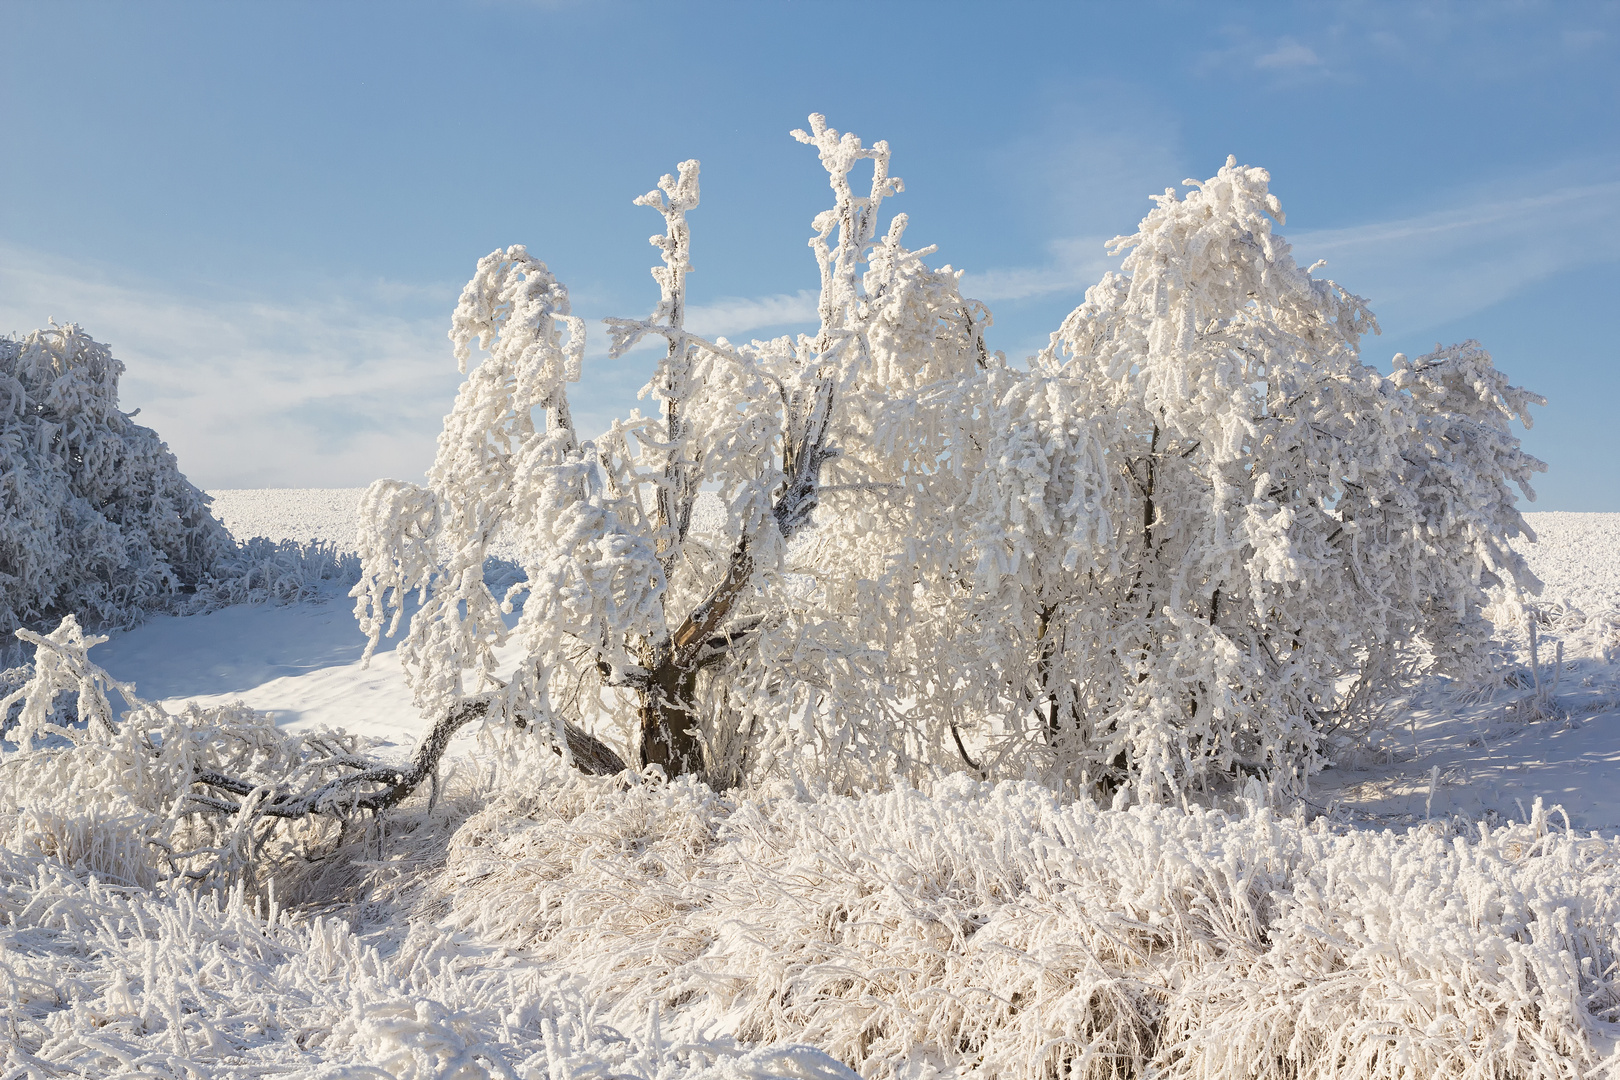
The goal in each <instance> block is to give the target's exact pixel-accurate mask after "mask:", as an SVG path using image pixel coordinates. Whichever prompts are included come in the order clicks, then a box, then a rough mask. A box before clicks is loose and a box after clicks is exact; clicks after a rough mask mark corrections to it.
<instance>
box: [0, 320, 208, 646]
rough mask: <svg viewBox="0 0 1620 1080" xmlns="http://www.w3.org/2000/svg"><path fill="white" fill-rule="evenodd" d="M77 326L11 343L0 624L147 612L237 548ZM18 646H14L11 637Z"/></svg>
mask: <svg viewBox="0 0 1620 1080" xmlns="http://www.w3.org/2000/svg"><path fill="white" fill-rule="evenodd" d="M123 371H124V365H123V363H122V362H121V361H119V360H117V359H116V358H114V357H113V355H112V353H111V352H110V351H109V350H108V348H107V346H105V345H103V344H101V343H99V342H97V341H95V340H94V339H92V338H91V337H90V336H89V335H88V334H86V333H84V332H83V331H82V330H80V329H79V327H78V326H76V325H72V324H70V325H67V326H57V325H55V324H54V323H53V324H52V325H51V326H50V327H49V328H47V329H44V330H35V331H33V332H32V333H30V334H28V335H27V336H26V337H24V338H22V339H21V340H0V504H3V506H4V511H5V512H4V514H3V515H0V633H3V634H4V636H5V637H6V638H8V639H9V638H10V637H11V631H12V630H14V629H15V628H17V627H18V626H23V625H33V624H36V623H38V622H39V621H40V620H41V619H43V618H48V617H49V618H55V617H60V616H61V615H62V614H63V613H66V612H73V613H75V614H78V615H80V616H81V617H84V618H90V619H94V620H96V621H97V622H100V623H105V624H120V623H127V622H130V621H136V620H138V619H139V618H140V617H141V616H142V615H143V614H144V613H145V612H146V611H147V610H148V609H150V608H152V607H154V606H157V605H158V604H159V603H161V602H163V601H164V600H165V599H167V598H169V597H172V596H174V595H177V594H179V593H180V592H181V591H182V590H191V589H195V588H196V587H197V586H198V585H200V584H202V583H203V582H204V580H205V579H206V578H207V577H208V576H209V574H210V573H211V572H212V571H213V570H214V569H215V567H216V565H217V564H218V563H219V561H220V560H221V559H222V558H223V557H224V556H225V555H226V554H227V553H229V552H230V551H231V549H232V547H233V546H234V545H233V544H232V542H231V538H230V535H229V534H228V533H227V532H226V531H225V527H224V526H223V525H221V524H220V523H219V522H218V521H217V520H215V519H214V517H213V516H212V515H211V514H210V513H209V511H208V498H207V496H205V495H204V494H203V493H202V492H201V491H199V490H197V488H195V487H193V486H192V485H191V484H190V483H189V482H187V480H186V478H185V477H184V476H182V475H181V474H180V470H179V467H178V466H177V464H176V462H175V459H174V455H173V454H171V453H170V452H169V448H168V447H167V446H165V445H164V444H163V442H162V440H160V439H159V438H158V435H157V433H156V432H155V431H153V430H152V429H151V428H147V427H142V426H141V425H139V424H136V423H134V422H133V421H132V420H131V416H133V414H126V413H124V412H121V411H119V408H118V379H119V376H120V375H122V374H123ZM8 643H9V642H8Z"/></svg>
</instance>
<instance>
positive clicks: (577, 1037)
mask: <svg viewBox="0 0 1620 1080" xmlns="http://www.w3.org/2000/svg"><path fill="white" fill-rule="evenodd" d="M542 775H543V777H544V778H543V779H542V780H541V781H540V782H539V783H538V784H536V785H535V786H534V787H532V788H531V790H529V791H527V792H525V793H523V794H521V795H518V794H508V795H505V796H501V797H498V798H496V799H494V800H493V801H491V802H489V803H488V805H487V806H486V807H485V808H484V809H483V810H482V811H480V812H478V813H476V814H474V815H473V816H472V817H471V818H469V819H467V820H466V821H465V822H464V823H462V824H460V825H459V827H457V826H456V824H455V823H456V821H458V820H459V819H460V818H461V817H462V814H463V813H464V812H465V811H466V809H467V808H468V806H469V803H468V801H467V800H466V798H465V797H463V799H462V801H461V803H460V804H459V808H457V807H452V808H450V809H448V810H445V809H441V810H440V811H437V812H436V813H437V814H438V815H440V816H439V817H438V818H437V819H435V816H434V814H433V813H429V812H427V811H426V810H425V809H424V808H423V807H422V806H421V805H417V806H414V807H411V808H407V809H406V810H405V811H404V812H403V814H402V820H401V821H400V823H399V827H398V828H397V831H395V830H392V829H391V831H393V836H392V837H383V836H381V835H379V833H378V832H377V831H376V827H375V826H373V827H368V828H366V829H362V830H360V831H359V832H357V833H356V834H355V835H352V836H350V837H349V838H348V839H347V840H346V841H345V843H344V847H343V848H342V849H340V850H339V851H338V852H336V853H335V854H333V855H332V856H330V858H331V860H332V863H333V865H332V868H331V869H330V870H326V871H323V872H324V873H327V874H329V875H331V877H330V878H329V880H328V881H327V882H326V886H327V887H329V886H330V885H331V884H332V882H333V881H336V880H338V879H344V878H346V879H347V880H348V881H349V882H350V884H351V886H352V885H353V884H355V883H358V882H362V881H370V882H371V883H372V884H373V885H376V884H382V883H383V882H384V880H385V879H388V878H389V877H390V875H392V880H393V883H394V884H393V886H392V887H391V888H385V889H383V890H382V893H383V894H385V896H386V903H384V904H381V905H378V904H373V905H370V906H369V907H367V908H365V914H366V915H368V916H369V917H370V918H371V919H379V920H381V921H380V922H376V923H372V922H370V920H369V919H361V918H357V917H356V916H357V915H358V914H359V913H360V909H359V908H357V907H348V906H346V907H342V908H337V909H332V908H327V909H326V910H325V911H319V909H318V908H315V907H313V906H310V907H306V908H304V909H303V911H302V913H299V912H289V911H287V910H284V909H279V908H276V907H274V906H271V905H267V904H262V903H261V904H260V905H259V906H255V903H254V902H253V901H252V900H251V899H249V898H247V897H246V896H245V895H244V893H243V891H242V890H241V889H240V888H237V889H234V890H229V891H227V892H225V893H223V894H221V893H217V892H216V893H206V894H198V893H193V892H189V891H183V890H177V889H169V890H161V889H160V890H145V889H139V888H120V887H115V886H110V885H103V884H96V883H95V882H94V881H93V875H92V874H90V873H89V870H90V866H89V864H88V863H87V862H86V861H85V859H84V858H81V860H80V865H79V866H78V867H77V869H70V868H69V867H67V866H65V865H64V864H63V863H62V862H61V861H58V860H52V859H47V858H44V857H42V856H40V855H38V854H23V853H21V852H20V851H18V850H9V851H6V852H4V853H3V854H0V916H3V921H4V924H5V928H4V930H0V981H3V982H4V983H5V992H6V994H7V998H8V1000H9V1001H10V1002H11V1003H12V1004H11V1008H10V1010H9V1015H8V1017H7V1018H6V1021H5V1023H6V1024H7V1025H9V1027H8V1028H7V1029H6V1030H8V1031H9V1039H10V1049H9V1050H8V1057H7V1058H6V1069H5V1070H4V1071H3V1072H0V1076H5V1077H7V1078H8V1080H9V1078H10V1077H22V1076H41V1077H43V1076H57V1075H78V1076H115V1075H133V1074H137V1073H140V1074H150V1075H160V1076H177V1077H178V1076H227V1075H261V1074H264V1073H266V1072H268V1071H270V1069H269V1067H271V1066H275V1067H277V1068H276V1070H275V1071H276V1072H277V1073H278V1074H283V1075H295V1076H311V1077H314V1076H352V1077H382V1076H396V1077H428V1076H454V1077H484V1076H513V1077H548V1078H553V1077H555V1078H561V1077H565V1076H573V1077H586V1076H600V1077H607V1076H632V1077H674V1076H697V1075H712V1076H717V1077H719V1076H825V1077H831V1076H841V1075H842V1076H847V1075H848V1073H845V1072H841V1071H839V1069H838V1068H837V1067H836V1066H835V1064H834V1063H833V1061H832V1060H831V1058H829V1057H827V1056H826V1054H830V1055H832V1056H833V1057H836V1058H838V1059H841V1060H843V1061H844V1062H846V1063H848V1064H849V1065H852V1066H854V1068H855V1069H856V1070H858V1071H859V1072H860V1073H861V1074H862V1075H864V1076H870V1077H882V1076H897V1077H927V1076H936V1075H964V1076H985V1077H989V1076H999V1077H1043V1076H1046V1077H1079V1076H1087V1077H1106V1076H1148V1075H1152V1076H1162V1077H1223V1078H1224V1077H1267V1078H1270V1077H1358V1078H1359V1077H1392V1078H1393V1077H1567V1078H1570V1080H1574V1078H1576V1077H1583V1076H1603V1075H1611V1076H1612V1075H1615V1074H1616V1073H1617V1072H1620V1070H1617V1069H1616V1068H1615V1059H1614V1057H1613V1056H1612V1054H1613V1046H1614V1039H1615V1037H1616V1035H1617V1034H1620V1024H1617V1023H1616V1021H1617V1020H1620V996H1617V990H1620V987H1617V984H1616V981H1615V961H1616V959H1617V957H1620V859H1617V855H1620V844H1617V843H1616V841H1615V840H1613V839H1612V838H1601V837H1598V836H1590V835H1589V836H1582V835H1579V834H1576V833H1573V832H1571V831H1569V830H1567V829H1565V828H1563V827H1562V826H1561V824H1560V823H1558V822H1557V821H1556V820H1555V819H1551V818H1549V816H1548V815H1546V814H1545V813H1541V812H1539V810H1538V812H1537V813H1536V814H1535V815H1534V817H1533V820H1532V821H1531V822H1530V823H1528V824H1520V825H1514V826H1509V827H1503V828H1497V829H1488V828H1485V829H1480V830H1478V831H1477V832H1476V833H1474V834H1473V835H1453V834H1450V833H1449V832H1448V830H1446V829H1443V828H1440V827H1437V826H1435V827H1429V828H1426V829H1418V830H1414V831H1412V832H1410V833H1409V834H1406V835H1397V834H1395V833H1391V832H1385V833H1368V832H1348V833H1336V832H1334V831H1332V830H1330V829H1328V828H1326V827H1325V826H1324V825H1322V824H1320V823H1317V824H1313V825H1308V824H1305V823H1304V822H1303V820H1296V819H1289V818H1281V817H1278V816H1277V815H1275V814H1274V813H1273V812H1272V811H1270V810H1268V809H1266V808H1264V807H1262V806H1254V807H1251V808H1250V809H1249V810H1248V811H1247V812H1245V813H1243V814H1241V815H1227V814H1223V813H1220V812H1214V811H1199V810H1194V811H1193V812H1191V813H1188V812H1183V811H1181V810H1173V809H1167V808H1163V807H1133V808H1129V809H1121V810H1111V809H1110V810H1102V809H1098V808H1095V807H1093V806H1090V805H1089V804H1071V805H1061V804H1059V803H1058V802H1056V801H1055V800H1054V799H1053V798H1052V797H1051V795H1050V794H1049V793H1048V792H1046V791H1045V790H1044V789H1041V788H1039V787H1036V786H1033V785H1027V784H1012V783H1005V784H1001V785H996V786H989V785H982V784H976V783H973V782H969V781H966V780H964V779H961V778H958V779H955V780H953V781H951V782H949V783H947V784H946V785H944V786H942V787H941V788H940V789H939V790H937V791H935V792H934V793H933V795H932V796H924V795H923V794H920V793H918V792H916V791H910V790H902V791H895V792H889V793H884V794H876V795H868V796H864V797H859V798H820V799H804V798H794V797H785V796H784V797H776V798H772V797H770V796H768V795H760V796H757V797H751V798H747V799H728V798H723V797H720V796H717V795H715V794H714V793H713V792H711V791H709V790H708V789H707V788H704V787H702V786H701V785H697V784H692V783H686V782H682V783H677V784H664V783H662V782H653V783H636V782H626V781H625V780H624V779H620V780H604V779H589V778H583V777H575V776H571V775H564V774H561V773H560V772H555V771H545V772H543V774H542ZM474 801H476V800H474ZM452 829H453V830H454V831H453V832H452V831H451V830H452ZM362 834H363V835H362ZM447 835H449V836H450V837H451V839H450V840H449V843H448V852H447V859H446V860H445V861H443V862H442V863H441V862H440V860H441V858H443V856H442V855H439V854H437V853H442V852H445V850H446V849H445V846H444V845H445V840H446V836H447ZM368 852H369V857H370V860H371V861H370V862H362V861H356V860H357V857H358V856H359V855H361V854H363V853H368ZM90 861H92V862H93V861H94V858H93V856H91V857H90ZM402 866H403V869H401V867H402ZM288 870H289V871H293V877H294V878H297V877H299V875H303V877H302V880H301V881H300V882H296V883H291V884H295V891H297V892H299V893H302V894H303V899H304V900H305V902H306V904H307V903H309V902H310V901H313V900H315V899H316V895H315V894H316V892H318V891H319V890H318V889H315V890H312V889H311V884H312V882H313V881H314V879H313V878H311V877H310V876H309V874H310V870H309V864H305V867H304V868H303V869H302V870H300V869H298V868H297V867H295V866H293V865H289V866H288ZM345 914H347V915H348V916H349V917H350V918H351V919H353V924H352V925H351V923H350V922H348V921H346V920H345V918H344V917H343V916H344V915H345ZM807 1044H808V1045H813V1046H816V1047H819V1048H820V1049H821V1051H824V1052H825V1054H824V1053H822V1052H817V1051H811V1050H808V1049H803V1047H804V1046H805V1045H807ZM796 1047H797V1048H796ZM748 1048H751V1049H748Z"/></svg>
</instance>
